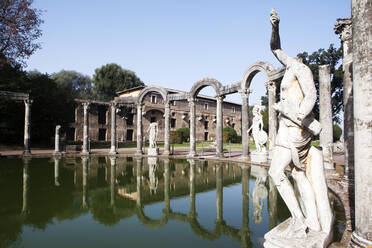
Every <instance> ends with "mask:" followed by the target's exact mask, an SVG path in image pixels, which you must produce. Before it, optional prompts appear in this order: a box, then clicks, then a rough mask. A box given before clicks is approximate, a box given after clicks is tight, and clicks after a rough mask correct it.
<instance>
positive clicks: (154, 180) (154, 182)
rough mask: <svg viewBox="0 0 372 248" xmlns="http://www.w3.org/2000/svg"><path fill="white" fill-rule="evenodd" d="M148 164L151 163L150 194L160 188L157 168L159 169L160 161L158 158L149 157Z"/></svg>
mask: <svg viewBox="0 0 372 248" xmlns="http://www.w3.org/2000/svg"><path fill="white" fill-rule="evenodd" d="M148 164H149V181H148V184H149V188H150V194H156V191H157V189H158V184H159V179H158V177H157V176H156V174H155V173H156V170H157V169H158V163H157V161H156V158H148Z"/></svg>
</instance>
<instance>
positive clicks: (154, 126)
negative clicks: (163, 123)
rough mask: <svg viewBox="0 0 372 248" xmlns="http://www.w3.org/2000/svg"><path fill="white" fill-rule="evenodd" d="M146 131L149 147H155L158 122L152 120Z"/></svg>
mask: <svg viewBox="0 0 372 248" xmlns="http://www.w3.org/2000/svg"><path fill="white" fill-rule="evenodd" d="M147 132H148V133H149V142H150V144H149V146H150V148H156V147H157V145H156V138H157V136H158V123H156V122H153V123H151V124H150V126H149V128H148V129H147Z"/></svg>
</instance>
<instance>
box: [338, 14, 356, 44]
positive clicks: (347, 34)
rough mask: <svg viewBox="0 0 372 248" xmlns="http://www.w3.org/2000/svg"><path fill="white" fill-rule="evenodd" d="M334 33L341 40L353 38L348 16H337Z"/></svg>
mask: <svg viewBox="0 0 372 248" xmlns="http://www.w3.org/2000/svg"><path fill="white" fill-rule="evenodd" d="M334 31H335V34H338V35H339V36H340V39H341V40H342V41H347V40H351V39H352V38H353V33H352V21H351V19H350V18H338V19H337V23H336V24H335V27H334Z"/></svg>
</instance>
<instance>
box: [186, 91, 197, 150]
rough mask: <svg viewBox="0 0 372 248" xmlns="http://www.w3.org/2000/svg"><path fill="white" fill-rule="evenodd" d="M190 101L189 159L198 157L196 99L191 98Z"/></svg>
mask: <svg viewBox="0 0 372 248" xmlns="http://www.w3.org/2000/svg"><path fill="white" fill-rule="evenodd" d="M188 101H189V106H190V152H189V155H188V157H195V156H196V127H195V125H196V123H195V115H196V113H195V112H196V107H195V98H190V99H188Z"/></svg>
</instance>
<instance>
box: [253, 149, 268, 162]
mask: <svg viewBox="0 0 372 248" xmlns="http://www.w3.org/2000/svg"><path fill="white" fill-rule="evenodd" d="M268 156H269V153H268V152H267V151H261V152H258V151H252V152H251V162H252V163H267V158H268Z"/></svg>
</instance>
